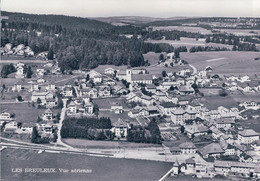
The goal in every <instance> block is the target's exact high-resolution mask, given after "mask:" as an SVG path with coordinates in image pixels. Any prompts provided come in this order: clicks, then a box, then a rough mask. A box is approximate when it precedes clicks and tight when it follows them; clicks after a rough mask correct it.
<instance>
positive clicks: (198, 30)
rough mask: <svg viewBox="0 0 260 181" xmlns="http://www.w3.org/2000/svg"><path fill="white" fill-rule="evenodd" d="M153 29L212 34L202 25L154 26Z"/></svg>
mask: <svg viewBox="0 0 260 181" xmlns="http://www.w3.org/2000/svg"><path fill="white" fill-rule="evenodd" d="M153 30H154V31H156V30H167V31H173V30H178V31H186V32H191V33H201V34H212V32H211V31H210V30H207V29H205V28H202V27H191V26H154V27H153Z"/></svg>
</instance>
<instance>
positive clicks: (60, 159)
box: [1, 148, 172, 181]
mask: <svg viewBox="0 0 260 181" xmlns="http://www.w3.org/2000/svg"><path fill="white" fill-rule="evenodd" d="M1 163H4V164H2V168H1V172H2V177H1V179H3V180H10V181H12V180H78V181H81V180H84V181H85V180H107V181H110V180H126V181H127V180H129V181H130V180H159V178H160V177H162V176H163V175H164V174H165V173H166V172H167V171H168V170H169V169H170V168H171V166H172V164H171V163H164V162H157V161H145V160H134V159H116V158H104V157H91V156H83V155H68V154H55V153H45V152H44V153H42V154H37V152H36V151H29V152H28V150H20V149H9V148H7V149H5V150H4V151H2V153H1ZM12 168H23V169H24V168H55V169H56V171H57V172H56V173H24V172H23V173H13V172H12ZM59 168H64V169H69V170H71V169H90V170H92V173H74V174H73V173H60V172H59V171H58V169H59Z"/></svg>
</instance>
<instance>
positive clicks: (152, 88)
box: [145, 84, 156, 93]
mask: <svg viewBox="0 0 260 181" xmlns="http://www.w3.org/2000/svg"><path fill="white" fill-rule="evenodd" d="M145 90H146V91H148V92H151V93H155V92H156V86H155V85H154V84H148V85H146V86H145Z"/></svg>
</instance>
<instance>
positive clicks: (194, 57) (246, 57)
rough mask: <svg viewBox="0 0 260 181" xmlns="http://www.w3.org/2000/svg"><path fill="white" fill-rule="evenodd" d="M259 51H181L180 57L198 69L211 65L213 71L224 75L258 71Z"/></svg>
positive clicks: (251, 73)
mask: <svg viewBox="0 0 260 181" xmlns="http://www.w3.org/2000/svg"><path fill="white" fill-rule="evenodd" d="M257 57H260V53H259V52H237V51H235V52H234V51H232V52H196V53H186V52H184V53H181V58H182V59H184V60H186V61H187V62H189V63H190V64H192V65H194V66H195V67H196V68H197V69H198V70H204V69H205V67H207V66H211V67H212V68H213V73H216V74H222V75H223V74H224V75H246V74H247V75H251V76H254V75H255V74H256V73H259V67H260V61H257V60H254V58H257Z"/></svg>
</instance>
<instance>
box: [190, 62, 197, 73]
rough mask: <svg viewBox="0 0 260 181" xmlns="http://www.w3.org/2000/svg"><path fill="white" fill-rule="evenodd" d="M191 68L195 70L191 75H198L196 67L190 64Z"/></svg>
mask: <svg viewBox="0 0 260 181" xmlns="http://www.w3.org/2000/svg"><path fill="white" fill-rule="evenodd" d="M189 66H190V67H191V68H192V69H193V72H192V74H191V75H196V74H197V73H198V70H197V68H196V67H194V66H193V65H191V64H189Z"/></svg>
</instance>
